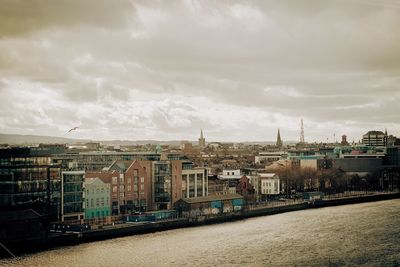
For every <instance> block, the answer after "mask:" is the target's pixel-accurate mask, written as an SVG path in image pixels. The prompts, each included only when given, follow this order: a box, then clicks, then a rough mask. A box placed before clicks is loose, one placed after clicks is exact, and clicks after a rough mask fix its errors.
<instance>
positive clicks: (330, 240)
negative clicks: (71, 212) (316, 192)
mask: <svg viewBox="0 0 400 267" xmlns="http://www.w3.org/2000/svg"><path fill="white" fill-rule="evenodd" d="M183 265H191V266H238V265H245V266H346V265H347V266H355V265H358V266H359V265H364V266H400V200H390V201H381V202H374V203H366V204H356V205H348V206H339V207H330V208H323V209H314V210H305V211H297V212H290V213H285V214H278V215H273V216H266V217H258V218H252V219H247V220H243V221H238V222H232V223H224V224H218V225H210V226H203V227H196V228H186V229H178V230H171V231H166V232H159V233H154V234H146V235H140V236H130V237H124V238H117V239H111V240H106V241H100V242H93V243H86V244H82V245H79V246H74V247H64V248H58V249H54V250H51V251H45V252H41V253H37V254H33V255H26V256H22V257H19V258H18V259H15V260H0V266H183Z"/></svg>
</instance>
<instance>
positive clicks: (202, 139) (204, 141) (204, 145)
mask: <svg viewBox="0 0 400 267" xmlns="http://www.w3.org/2000/svg"><path fill="white" fill-rule="evenodd" d="M199 147H201V148H205V147H206V139H205V138H204V136H203V129H201V132H200V138H199Z"/></svg>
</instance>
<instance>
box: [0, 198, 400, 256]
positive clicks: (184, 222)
mask: <svg viewBox="0 0 400 267" xmlns="http://www.w3.org/2000/svg"><path fill="white" fill-rule="evenodd" d="M399 198H400V192H393V193H384V194H375V195H363V196H355V197H347V198H337V199H327V200H321V201H318V202H313V203H312V202H311V203H310V202H302V203H297V204H290V205H282V206H275V207H263V208H258V209H252V210H248V209H247V210H243V211H241V212H236V213H232V214H223V215H218V216H208V217H207V216H198V217H196V218H178V219H173V220H168V221H160V222H154V223H141V224H129V223H124V224H121V225H118V226H117V227H113V228H103V229H96V230H90V231H85V232H81V233H50V234H49V236H48V238H47V239H46V240H40V241H32V242H28V241H21V242H20V243H18V244H13V245H11V249H10V250H11V251H12V252H13V253H14V254H16V255H18V256H20V255H23V254H32V253H38V252H41V251H46V250H51V249H55V248H58V247H64V246H74V245H79V244H82V243H88V242H95V241H101V240H107V239H112V238H118V237H125V236H131V235H140V234H147V233H154V232H161V231H167V230H173V229H180V228H187V227H197V226H201V225H212V224H219V223H225V222H233V221H238V220H244V219H248V218H253V217H261V216H268V215H275V214H281V213H286V212H292V211H299V210H307V209H317V208H324V207H333V206H342V205H351V204H359V203H367V202H376V201H384V200H392V199H399ZM5 256H6V255H5ZM1 258H5V257H4V256H3V255H2V254H0V259H1Z"/></svg>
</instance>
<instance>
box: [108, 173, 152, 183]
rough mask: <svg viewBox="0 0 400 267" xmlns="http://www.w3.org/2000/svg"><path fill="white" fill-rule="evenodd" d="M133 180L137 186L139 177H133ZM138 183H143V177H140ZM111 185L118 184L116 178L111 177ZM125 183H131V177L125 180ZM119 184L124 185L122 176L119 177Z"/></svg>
mask: <svg viewBox="0 0 400 267" xmlns="http://www.w3.org/2000/svg"><path fill="white" fill-rule="evenodd" d="M133 179H134V183H135V184H137V183H138V180H139V177H138V176H134V178H133ZM140 182H141V183H144V177H140ZM111 183H112V184H118V177H112V178H111ZM127 183H128V184H131V183H132V178H131V177H128V178H127ZM119 184H124V177H123V176H122V175H121V176H120V177H119Z"/></svg>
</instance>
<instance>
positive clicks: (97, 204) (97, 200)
mask: <svg viewBox="0 0 400 267" xmlns="http://www.w3.org/2000/svg"><path fill="white" fill-rule="evenodd" d="M99 203H100V201H99V198H96V207H98V206H99Z"/></svg>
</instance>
